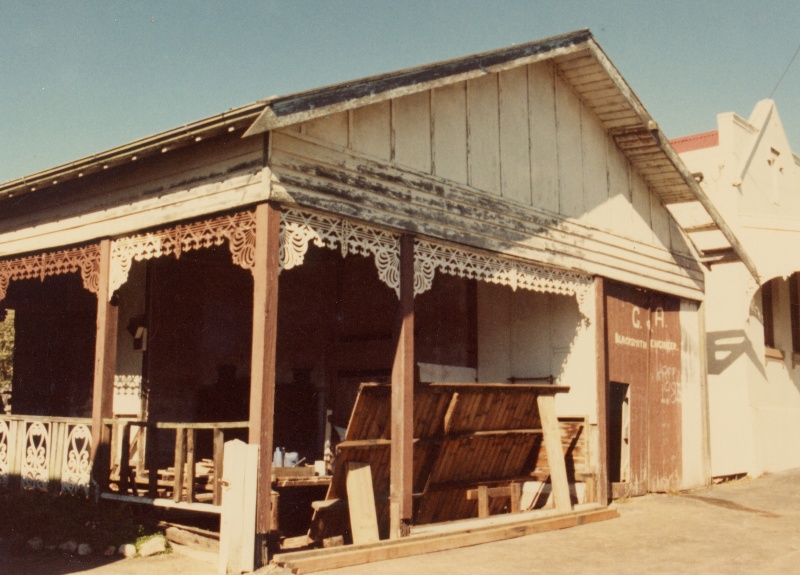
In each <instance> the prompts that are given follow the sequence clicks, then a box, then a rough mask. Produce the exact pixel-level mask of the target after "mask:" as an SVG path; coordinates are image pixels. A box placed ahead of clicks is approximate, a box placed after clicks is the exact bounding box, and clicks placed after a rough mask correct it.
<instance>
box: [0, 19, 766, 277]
mask: <svg viewBox="0 0 800 575" xmlns="http://www.w3.org/2000/svg"><path fill="white" fill-rule="evenodd" d="M543 61H549V62H551V63H552V64H553V65H554V66H555V67H556V68H557V70H558V73H559V74H560V75H561V76H562V77H563V78H564V79H565V80H566V81H567V82H568V83H569V84H570V85H571V87H572V89H573V90H575V92H576V93H577V94H578V95H579V96H580V98H581V99H582V100H583V102H584V103H585V105H586V106H587V107H588V108H589V109H590V110H591V111H592V113H594V114H595V115H596V117H597V118H598V119H599V120H600V122H601V124H602V126H603V128H604V129H605V130H606V131H607V132H608V133H609V135H610V136H611V137H612V138H613V139H614V141H615V143H616V145H617V146H618V147H619V149H620V150H621V151H622V153H623V154H624V155H625V157H626V158H627V160H628V161H629V162H630V164H631V165H632V166H633V168H634V169H635V170H637V172H638V173H639V174H641V176H642V177H643V179H644V180H645V181H646V183H647V185H648V186H649V187H650V189H651V190H652V191H653V193H655V194H656V195H657V196H658V197H659V199H660V200H661V202H662V203H663V204H664V205H666V206H670V205H673V204H685V203H688V202H699V203H700V204H701V205H702V206H703V209H704V210H705V211H706V212H707V213H708V214H709V216H710V218H711V220H712V222H713V225H714V226H716V227H717V228H718V229H719V231H720V232H722V235H723V236H724V237H725V239H726V240H727V241H728V243H729V244H730V246H731V249H732V250H733V252H735V254H737V255H738V257H739V258H740V259H741V261H742V262H743V263H744V264H745V266H747V268H748V269H749V270H750V272H751V273H752V274H753V275H754V276H756V277H757V272H756V268H755V266H754V265H753V263H752V262H751V260H750V258H749V257H748V256H747V254H746V253H745V252H744V250H743V249H742V248H741V245H740V244H739V242H738V240H737V239H736V237H735V235H734V233H733V231H732V230H731V229H730V228H729V227H728V225H727V224H726V223H725V221H724V220H723V219H722V217H721V216H720V214H719V213H718V212H717V210H716V208H715V207H714V205H713V204H712V203H711V201H710V200H709V199H708V197H707V196H706V194H705V192H704V191H703V190H702V189H701V188H700V186H699V185H698V183H697V182H696V181H695V179H694V177H693V176H692V174H691V173H689V171H688V169H687V168H686V166H685V165H684V164H683V162H682V161H681V160H680V158H679V157H678V154H677V152H676V151H675V150H674V149H673V147H672V146H671V145H670V143H669V142H668V141H667V139H666V138H665V137H664V135H663V134H662V132H661V131H660V130H659V128H658V124H657V123H656V122H655V121H654V120H653V118H652V117H651V116H650V115H649V113H648V112H647V110H645V108H644V106H643V105H642V103H641V102H640V101H639V99H638V98H637V97H636V95H635V94H634V93H633V90H632V89H631V88H630V86H629V85H628V84H627V82H626V81H625V80H624V79H623V77H622V75H621V74H620V73H619V71H618V70H617V69H616V68H615V67H614V65H613V64H612V63H611V61H610V60H609V59H608V57H607V56H606V55H605V53H604V52H603V50H602V49H601V48H600V46H599V45H598V44H597V42H596V41H595V39H594V37H593V36H592V33H591V32H590V31H589V30H579V31H577V32H572V33H569V34H563V35H561V36H555V37H552V38H547V39H545V40H539V41H536V42H530V43H527V44H521V45H517V46H512V47H509V48H502V49H499V50H493V51H489V52H483V53H480V54H475V55H471V56H465V57H461V58H455V59H452V60H446V61H443V62H437V63H433V64H427V65H424V66H419V67H415V68H409V69H405V70H400V71H396V72H390V73H386V74H380V75H376V76H370V77H367V78H363V79H360V80H354V81H350V82H344V83H341V84H335V85H331V86H327V87H322V88H317V89H313V90H308V91H304V92H299V93H295V94H290V95H287V96H280V97H274V98H269V99H266V100H262V101H259V102H256V103H254V104H250V105H247V106H242V107H240V108H235V109H233V110H230V111H228V112H226V113H223V114H220V115H217V116H212V117H210V118H207V119H204V120H201V121H199V122H195V123H192V124H188V125H186V126H183V127H181V128H177V129H175V130H170V131H167V132H163V133H161V134H157V135H155V136H151V137H149V138H144V139H141V140H137V141H135V142H132V143H130V144H127V145H125V146H121V147H118V148H114V149H112V150H109V151H107V152H103V153H101V154H97V155H94V156H90V157H88V158H84V159H83V160H78V161H76V162H72V163H69V164H65V165H63V166H59V167H56V168H52V169H50V170H46V171H43V172H40V173H37V174H33V175H31V176H27V177H24V178H19V179H17V180H12V181H10V182H7V183H5V184H1V185H0V199H2V198H3V197H10V196H11V195H15V194H20V193H30V192H34V191H36V190H37V189H40V188H42V187H48V186H52V185H56V184H58V183H59V182H61V181H64V180H66V179H72V178H76V177H81V176H83V175H85V174H88V173H91V172H97V171H101V170H104V169H107V168H109V167H113V166H114V165H118V164H120V163H125V162H129V161H133V160H136V159H138V158H140V157H144V156H145V155H153V154H157V153H162V152H164V151H165V150H171V149H174V148H176V147H181V146H186V145H191V144H192V143H193V142H194V141H197V140H198V139H202V138H205V137H208V136H210V135H215V134H217V133H220V132H223V131H238V130H244V129H245V128H246V132H245V134H244V137H248V136H252V135H256V134H261V133H263V132H267V131H270V130H273V129H276V128H280V127H285V126H289V125H292V124H296V123H299V122H304V121H307V120H310V119H313V118H317V117H320V116H325V115H329V114H332V113H335V112H339V111H343V110H349V109H353V108H358V107H362V106H367V105H369V104H373V103H377V102H382V101H385V100H389V99H391V98H397V97H400V96H405V95H409V94H414V93H417V92H421V91H425V90H429V89H431V88H436V87H440V86H446V85H449V84H453V83H457V82H462V81H464V80H468V79H470V78H476V77H479V76H483V75H486V74H491V73H496V72H500V71H503V70H507V69H511V68H514V67H517V66H523V65H527V64H532V63H535V62H543ZM678 223H679V224H680V221H678Z"/></svg>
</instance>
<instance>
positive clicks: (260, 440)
mask: <svg viewBox="0 0 800 575" xmlns="http://www.w3.org/2000/svg"><path fill="white" fill-rule="evenodd" d="M279 249H280V211H279V209H278V208H277V207H276V206H273V205H272V204H269V203H266V204H260V205H259V206H257V207H256V246H255V265H254V267H253V351H252V363H251V367H250V374H251V375H250V428H249V438H248V442H249V443H250V444H252V445H258V446H259V447H260V457H259V464H258V490H257V496H256V505H257V514H256V535H257V537H258V539H259V541H258V544H257V547H256V555H257V556H259V557H257V562H258V561H259V560H260V562H261V563H262V564H266V562H267V557H266V548H265V545H266V535H267V533H269V532H270V528H271V525H270V517H271V514H272V513H271V509H270V494H271V492H272V484H271V483H272V482H271V477H272V434H273V423H274V413H275V354H276V338H277V331H278V266H279V260H278V258H279ZM260 566H261V565H257V567H260Z"/></svg>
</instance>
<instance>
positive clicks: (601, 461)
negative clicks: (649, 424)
mask: <svg viewBox="0 0 800 575" xmlns="http://www.w3.org/2000/svg"><path fill="white" fill-rule="evenodd" d="M594 294H595V314H594V316H595V317H594V329H595V353H596V366H597V367H596V369H597V429H598V447H599V449H598V451H599V453H598V454H597V461H598V465H599V469H598V470H597V502H598V503H600V504H602V505H607V504H608V501H609V497H608V495H609V489H608V488H609V485H608V443H607V442H608V394H609V384H608V349H607V344H606V282H605V279H604V278H602V277H600V276H597V277H595V278H594Z"/></svg>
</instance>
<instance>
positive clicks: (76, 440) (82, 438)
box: [61, 424, 92, 495]
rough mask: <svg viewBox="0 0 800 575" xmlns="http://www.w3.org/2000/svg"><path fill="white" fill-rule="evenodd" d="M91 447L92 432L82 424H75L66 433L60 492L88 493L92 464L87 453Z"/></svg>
mask: <svg viewBox="0 0 800 575" xmlns="http://www.w3.org/2000/svg"><path fill="white" fill-rule="evenodd" d="M91 449H92V432H91V431H90V429H89V427H88V426H86V425H83V424H80V425H75V426H73V427H72V429H71V430H70V431H69V434H68V435H67V444H66V446H65V450H64V461H63V463H62V467H61V492H62V493H72V494H78V493H80V492H83V493H84V494H85V495H89V483H90V477H91V473H92V464H91V462H90V461H89V453H90V451H91Z"/></svg>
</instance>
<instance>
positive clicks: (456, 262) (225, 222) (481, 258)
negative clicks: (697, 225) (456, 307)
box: [0, 208, 592, 317]
mask: <svg viewBox="0 0 800 575" xmlns="http://www.w3.org/2000/svg"><path fill="white" fill-rule="evenodd" d="M255 225H256V224H255V213H254V212H252V211H244V212H238V213H235V214H228V215H224V216H218V217H215V218H211V219H208V220H203V221H199V222H193V223H190V224H181V225H178V226H175V227H171V228H166V229H163V230H158V231H154V232H147V233H144V234H137V235H134V236H127V237H122V238H118V239H116V240H113V241H112V242H111V270H110V275H111V277H110V289H109V294H113V293H114V292H115V291H116V290H117V289H119V288H120V287H121V286H122V285H123V284H124V283H125V282H126V281H127V279H128V274H129V272H130V268H131V264H132V263H133V261H134V260H135V261H143V260H148V259H153V258H158V257H163V256H174V257H176V258H179V257H180V255H181V253H183V252H186V251H190V250H197V249H201V248H208V247H211V246H219V245H222V244H223V243H224V242H225V241H227V242H228V246H229V248H230V251H231V256H232V261H233V263H234V265H238V266H240V267H242V268H244V269H252V268H253V265H254V263H255V235H256V234H255ZM310 242H313V243H314V245H315V246H318V247H322V248H327V249H333V250H339V251H340V252H341V254H342V256H346V255H347V254H350V253H353V254H358V255H362V256H372V257H374V259H375V267H376V268H377V271H378V277H379V278H380V280H381V281H382V282H383V283H385V284H386V285H387V286H389V287H390V288H391V289H392V290H394V292H395V294H397V296H398V297H399V295H400V234H398V233H394V232H389V231H386V230H383V229H380V228H374V227H371V226H369V225H365V224H363V223H357V222H353V221H350V220H346V219H341V218H338V217H336V216H333V215H322V214H317V213H312V212H305V211H301V210H297V209H294V208H288V209H284V210H282V211H281V216H280V256H279V262H280V264H279V265H280V269H281V270H284V269H286V270H289V269H292V268H293V267H296V266H300V265H302V264H303V261H304V259H305V255H306V253H307V252H308V245H309V243H310ZM99 262H100V249H99V246H97V245H92V246H87V247H84V248H74V249H70V250H64V251H59V252H51V253H46V254H40V255H37V256H29V257H25V258H18V259H13V260H0V299H2V298H3V297H5V294H6V290H7V289H8V284H9V281H10V280H12V279H28V278H34V277H42V278H44V277H45V276H48V275H55V274H62V273H68V272H76V271H78V270H80V272H81V276H82V278H83V283H84V286H85V287H86V289H88V290H89V291H91V292H93V293H97V291H98V285H99ZM437 272H439V273H446V274H449V275H455V276H459V277H463V278H467V279H474V280H478V281H483V282H489V283H494V284H498V285H504V286H509V287H510V288H511V289H513V290H516V289H526V290H531V291H537V292H542V293H552V294H559V295H566V296H575V297H576V299H577V300H578V305H579V307H580V310H581V313H582V314H583V315H584V316H585V317H590V315H589V314H591V313H592V310H591V309H590V308H591V307H592V306H591V301H590V300H591V298H590V297H589V296H588V294H589V293H590V291H591V286H592V278H591V276H589V275H587V274H582V273H579V272H575V271H570V270H563V269H557V268H550V267H546V266H539V265H535V264H532V263H528V262H522V261H518V260H513V259H509V258H503V257H500V256H497V255H492V254H488V253H481V252H477V251H471V250H466V249H462V248H460V247H454V246H452V245H445V244H439V243H435V242H432V241H429V240H421V239H417V240H415V247H414V295H415V296H416V295H419V294H421V293H424V292H426V291H428V290H429V289H431V286H432V285H433V278H434V276H435V274H436V273H437Z"/></svg>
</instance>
